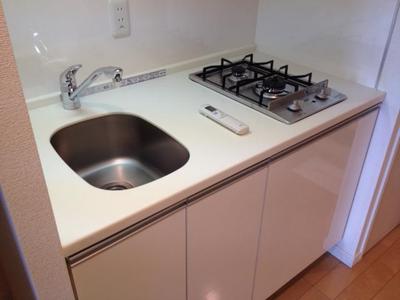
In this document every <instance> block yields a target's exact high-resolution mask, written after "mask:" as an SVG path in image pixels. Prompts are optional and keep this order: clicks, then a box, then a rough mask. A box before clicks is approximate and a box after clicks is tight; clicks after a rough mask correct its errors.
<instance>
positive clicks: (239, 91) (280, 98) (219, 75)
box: [189, 54, 347, 124]
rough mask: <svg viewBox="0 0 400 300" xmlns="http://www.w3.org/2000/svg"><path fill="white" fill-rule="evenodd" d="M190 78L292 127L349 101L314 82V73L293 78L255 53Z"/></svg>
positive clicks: (332, 90) (223, 59)
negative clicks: (257, 56) (260, 59)
mask: <svg viewBox="0 0 400 300" xmlns="http://www.w3.org/2000/svg"><path fill="white" fill-rule="evenodd" d="M189 77H190V79H192V80H193V81H195V82H197V83H200V84H201V85H204V86H206V87H208V88H211V89H212V90H214V91H217V92H219V93H221V94H223V95H225V96H228V97H229V98H231V99H233V100H236V101H238V102H240V103H242V104H244V105H247V106H249V107H251V108H253V109H255V110H257V111H259V112H261V113H263V114H266V115H268V116H270V117H272V118H275V119H276V120H279V121H281V122H284V123H287V124H292V123H295V122H297V121H300V120H301V119H304V118H306V117H308V116H310V115H313V114H315V113H317V112H319V111H321V110H323V109H325V108H328V107H329V106H332V105H335V104H337V103H339V102H341V101H343V100H346V98H347V97H346V95H344V94H342V93H339V92H337V91H335V90H334V89H332V88H330V87H329V86H328V80H324V81H321V82H318V83H315V82H313V81H312V73H307V74H302V75H293V74H290V73H289V66H288V65H284V66H281V67H279V68H274V61H273V60H270V61H267V62H254V60H253V54H249V55H246V56H245V57H244V58H243V59H242V60H239V61H235V62H232V61H230V60H228V59H225V58H222V59H221V63H220V64H219V65H212V66H207V67H204V68H203V70H202V71H199V72H196V73H193V74H190V76H189Z"/></svg>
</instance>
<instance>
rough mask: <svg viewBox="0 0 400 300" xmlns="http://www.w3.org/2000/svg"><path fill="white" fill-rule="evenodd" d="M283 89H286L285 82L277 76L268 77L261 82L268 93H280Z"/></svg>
mask: <svg viewBox="0 0 400 300" xmlns="http://www.w3.org/2000/svg"><path fill="white" fill-rule="evenodd" d="M285 87H286V82H285V80H284V79H283V78H282V77H280V76H278V75H274V76H271V77H268V78H266V79H264V81H263V88H264V89H265V90H268V91H270V92H279V93H280V92H282V91H283V90H284V89H285Z"/></svg>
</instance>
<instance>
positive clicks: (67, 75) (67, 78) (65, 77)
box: [60, 64, 82, 82]
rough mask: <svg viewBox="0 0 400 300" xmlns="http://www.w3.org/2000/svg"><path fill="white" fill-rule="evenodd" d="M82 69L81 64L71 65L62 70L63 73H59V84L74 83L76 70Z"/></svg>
mask: <svg viewBox="0 0 400 300" xmlns="http://www.w3.org/2000/svg"><path fill="white" fill-rule="evenodd" d="M80 68H82V65H81V64H78V65H72V66H70V67H68V68H66V69H65V70H64V72H62V73H61V75H60V81H61V82H71V81H75V74H76V73H77V72H78V70H79V69H80Z"/></svg>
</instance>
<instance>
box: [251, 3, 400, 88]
mask: <svg viewBox="0 0 400 300" xmlns="http://www.w3.org/2000/svg"><path fill="white" fill-rule="evenodd" d="M395 4H396V0H350V1H349V0H335V1H332V0H301V1H292V0H260V5H259V10H258V22H257V33H256V44H257V46H258V49H259V50H261V51H264V52H266V53H269V54H271V55H274V56H277V57H281V58H285V59H287V60H289V61H296V62H298V63H299V64H303V65H306V66H309V67H313V68H315V69H317V70H320V71H323V72H326V73H329V74H333V75H337V76H340V77H342V78H346V79H350V80H352V81H356V82H359V83H362V84H364V85H367V86H371V87H373V86H374V85H375V82H376V77H377V74H378V71H379V66H380V63H381V59H382V54H383V51H384V48H385V44H386V40H387V38H388V33H389V28H390V24H391V21H392V16H393V11H394V7H395Z"/></svg>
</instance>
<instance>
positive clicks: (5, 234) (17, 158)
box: [0, 2, 73, 300]
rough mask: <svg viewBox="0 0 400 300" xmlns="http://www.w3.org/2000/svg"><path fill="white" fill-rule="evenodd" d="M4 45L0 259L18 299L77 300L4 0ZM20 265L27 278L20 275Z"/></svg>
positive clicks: (0, 64) (0, 59)
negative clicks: (29, 110) (25, 95)
mask: <svg viewBox="0 0 400 300" xmlns="http://www.w3.org/2000/svg"><path fill="white" fill-rule="evenodd" d="M0 45H1V46H0V128H1V130H0V188H1V190H2V191H0V257H1V259H0V260H1V264H2V268H3V271H4V275H5V277H6V278H7V279H8V283H9V285H10V288H11V291H12V294H13V299H14V298H15V299H31V298H36V299H44V300H47V299H63V300H64V299H65V300H67V299H73V294H72V288H71V283H70V281H69V277H68V272H67V268H66V263H65V260H64V257H63V255H62V252H61V244H60V240H59V238H58V235H57V229H56V223H55V220H54V215H53V212H52V209H51V205H50V199H49V196H48V193H47V188H46V184H45V182H44V177H43V173H42V169H41V166H40V161H39V155H38V152H37V149H36V144H35V141H34V138H33V132H32V127H31V125H30V122H29V116H28V111H27V108H26V105H25V101H24V98H23V95H22V90H21V85H20V81H19V79H18V76H17V70H16V65H15V61H14V57H13V53H12V49H11V42H10V40H9V36H8V32H7V28H6V26H5V20H4V16H3V10H2V7H1V2H0ZM16 249H17V250H18V251H16ZM21 257H22V258H21ZM20 265H22V266H23V267H21V268H20ZM20 269H22V270H23V271H25V272H23V271H22V273H24V274H26V276H20V273H21V272H20ZM22 277H27V278H28V280H24V279H23V278H22ZM10 279H11V280H10ZM24 281H28V282H29V283H28V284H25V283H24ZM31 287H33V291H31V290H30V288H31ZM31 294H32V295H33V294H34V295H35V296H30V295H31ZM27 295H28V296H27Z"/></svg>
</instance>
